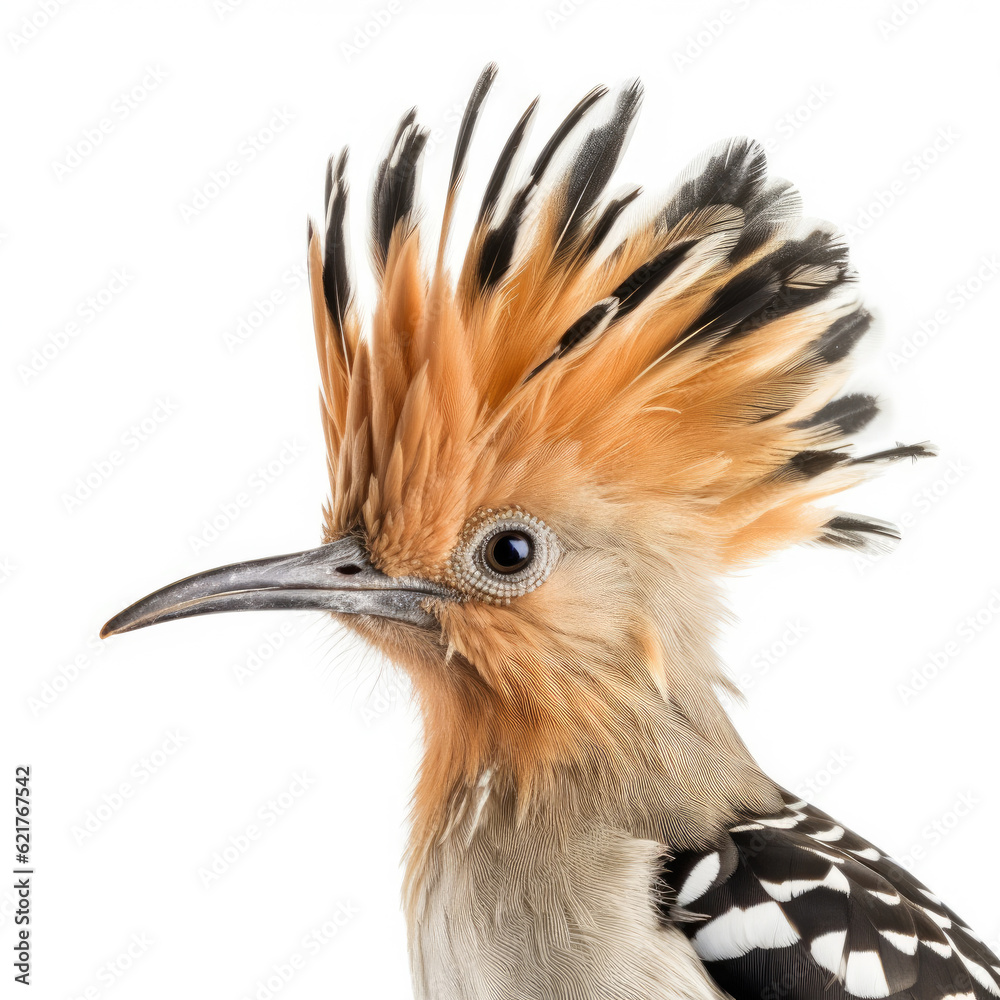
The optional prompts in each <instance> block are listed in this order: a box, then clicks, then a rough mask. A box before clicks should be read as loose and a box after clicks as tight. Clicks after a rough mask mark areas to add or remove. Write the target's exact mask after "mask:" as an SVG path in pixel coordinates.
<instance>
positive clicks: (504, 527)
mask: <svg viewBox="0 0 1000 1000" xmlns="http://www.w3.org/2000/svg"><path fill="white" fill-rule="evenodd" d="M560 551H561V550H560V546H559V539H558V538H556V534H555V532H554V531H553V530H552V529H551V528H550V527H548V525H546V524H545V523H544V522H543V521H540V520H539V519H538V518H537V517H532V516H531V515H530V514H527V513H525V512H524V511H523V510H521V509H520V508H519V507H501V508H500V509H499V510H497V509H496V508H491V507H485V508H480V509H479V510H478V511H476V513H475V514H473V515H472V517H470V518H469V520H468V521H467V522H466V524H465V528H464V530H463V531H462V536H461V538H460V539H459V543H458V545H457V546H456V547H455V549H454V551H453V552H452V554H451V565H450V569H449V575H450V577H451V583H452V585H453V586H454V587H455V588H456V589H457V590H459V591H460V592H461V593H463V594H465V595H466V596H467V597H470V598H475V599H476V600H480V601H484V602H486V603H487V604H510V602H511V601H512V600H513V599H514V598H516V597H520V596H522V595H523V594H527V593H529V592H530V591H532V590H534V589H535V588H536V587H539V586H541V584H542V583H544V582H545V580H546V579H547V578H548V575H549V573H551V572H552V569H553V567H554V566H555V564H556V562H557V561H558V559H559V554H560Z"/></svg>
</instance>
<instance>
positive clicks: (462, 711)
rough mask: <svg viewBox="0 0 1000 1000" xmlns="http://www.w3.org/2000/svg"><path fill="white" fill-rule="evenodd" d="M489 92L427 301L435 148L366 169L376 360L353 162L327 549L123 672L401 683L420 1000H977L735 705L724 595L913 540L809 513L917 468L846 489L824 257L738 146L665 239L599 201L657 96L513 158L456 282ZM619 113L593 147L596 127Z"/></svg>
mask: <svg viewBox="0 0 1000 1000" xmlns="http://www.w3.org/2000/svg"><path fill="white" fill-rule="evenodd" d="M494 75H495V67H494V66H492V65H491V66H488V67H487V68H486V70H485V71H484V72H483V75H482V76H481V77H480V79H479V81H478V83H477V84H476V86H475V88H474V90H473V93H472V96H471V99H470V101H469V104H468V107H467V109H466V112H465V116H464V118H463V120H462V122H461V125H460V128H459V132H458V137H457V145H456V150H455V154H454V160H453V163H452V169H451V175H450V182H449V187H448V191H447V197H446V201H445V208H444V215H443V224H442V227H441V233H440V236H439V238H438V240H437V244H436V249H433V248H432V253H431V255H430V256H429V257H428V259H427V266H426V268H425V263H424V259H423V257H424V255H423V254H422V252H421V250H422V248H421V232H420V226H419V224H418V207H417V194H416V192H417V176H418V165H419V161H420V157H421V152H422V150H423V148H424V145H425V143H426V141H427V132H426V131H424V130H423V129H422V128H421V127H420V126H419V125H418V124H417V122H416V119H415V112H413V111H411V112H410V113H408V114H407V115H406V116H405V117H404V118H403V119H402V121H401V122H400V124H399V127H398V129H397V130H396V132H395V135H394V137H393V138H392V141H391V144H390V148H389V150H388V152H387V154H386V156H385V158H384V159H383V160H382V161H381V163H380V164H379V166H378V169H377V172H376V175H375V181H374V187H373V194H372V204H371V255H372V259H373V265H374V270H375V274H376V277H377V281H378V285H379V295H378V301H377V304H376V306H375V308H374V312H373V315H372V318H371V323H370V329H369V330H368V332H367V333H366V334H364V335H363V334H362V321H361V316H360V310H359V308H358V304H357V302H356V299H355V297H354V294H353V284H352V277H351V270H350V265H349V260H348V255H347V246H346V213H347V195H348V183H347V154H346V150H345V151H344V152H343V153H341V154H340V156H339V157H338V158H337V159H335V160H334V159H331V161H330V164H329V167H328V172H327V176H326V196H325V212H324V224H323V226H322V227H315V226H313V225H312V224H310V226H309V230H308V267H309V274H310V278H311V299H312V314H313V321H314V324H315V333H316V344H317V348H318V352H319V365H320V372H321V376H322V393H321V403H322V420H323V429H324V431H325V436H326V444H327V448H328V461H329V475H330V489H331V494H330V500H329V503H328V504H327V505H326V506H325V508H324V525H323V544H322V545H320V546H319V547H318V548H314V549H310V550H308V551H304V552H298V553H295V554H293V555H286V556H280V557H277V558H270V559H258V560H255V561H252V562H244V563H238V564H235V565H230V566H225V567H222V568H219V569H213V570H210V571H208V572H205V573H201V574H198V575H196V576H192V577H188V578H187V579H185V580H181V581H180V582H178V583H175V584H172V585H171V586H168V587H166V588H164V589H162V590H159V591H157V592H155V593H153V594H151V595H150V596H148V597H146V598H144V599H143V600H141V601H139V602H137V603H136V604H133V605H132V606H131V607H129V608H128V609H126V610H125V611H123V612H121V613H120V614H118V615H117V616H115V617H114V618H112V619H111V620H110V621H109V622H108V623H107V625H106V626H105V627H104V630H103V632H102V634H103V635H105V636H108V635H113V634H116V633H119V632H126V631H129V630H131V629H137V628H142V627H144V626H146V625H151V624H154V623H156V622H164V621H170V620H172V619H178V618H187V617H190V616H192V615H203V614H211V613H215V612H220V611H238V610H256V609H266V608H285V609H287V608H295V609H316V610H323V611H328V612H331V613H332V614H333V615H334V616H335V618H336V619H337V620H338V621H340V622H341V623H342V624H343V625H345V626H346V627H347V628H349V629H352V630H353V631H354V632H355V633H357V634H359V635H360V636H362V637H363V638H364V639H365V640H367V641H368V642H369V643H370V644H372V645H373V646H375V647H377V648H378V649H379V650H381V651H382V652H383V653H385V654H387V655H388V657H389V658H390V659H391V660H393V661H394V662H395V663H396V664H398V665H399V666H400V667H401V668H402V669H404V670H405V671H406V672H407V674H408V675H409V678H410V680H411V681H412V687H413V691H414V695H415V697H416V699H417V701H418V702H419V706H420V709H421V711H422V717H423V726H424V747H423V761H422V764H421V767H420V773H419V778H418V783H417V787H416V791H415V795H414V802H413V812H412V829H411V834H410V841H409V847H408V854H407V866H406V873H405V887H404V906H405V911H406V916H407V921H408V930H409V939H410V952H411V966H412V974H413V982H414V992H415V996H416V997H418V998H421V1000H486V998H490V1000H494V998H533V1000H536V998H560V1000H563V998H564V1000H590V998H594V1000H608V998H622V1000H625V998H628V1000H654V998H655V1000H678V998H687V1000H696V998H697V1000H708V998H713V1000H720V998H724V997H727V996H728V997H733V998H737V1000H743V998H760V1000H799V998H801V1000H820V998H829V1000H840V998H889V997H893V998H903V997H905V998H908V1000H989V998H990V997H997V996H1000V968H998V965H1000V963H998V960H997V958H996V957H995V956H994V955H993V954H991V952H990V951H989V949H988V948H987V947H986V946H985V945H984V944H983V942H982V940H981V939H980V938H979V937H977V936H976V935H975V934H974V933H973V931H972V930H970V929H969V927H967V926H966V925H965V924H964V923H963V922H962V921H961V920H960V919H959V918H958V917H957V916H956V915H955V914H954V913H953V912H952V911H951V910H950V909H948V907H947V906H945V904H944V903H943V902H942V901H941V900H940V899H939V898H938V897H937V896H935V895H933V894H932V893H931V892H929V891H928V890H927V889H926V888H925V887H924V886H922V885H921V884H920V883H919V882H918V881H917V880H916V879H914V878H913V877H912V876H911V875H910V874H909V873H908V872H907V871H906V870H905V869H903V868H902V867H901V866H900V865H899V864H897V863H895V862H894V861H893V860H892V859H891V858H890V857H888V856H887V855H885V854H884V853H882V852H881V851H880V850H878V849H877V848H876V847H874V846H872V844H870V843H868V842H867V841H866V840H863V839H862V838H861V837H859V836H857V835H855V834H854V833H852V832H850V831H849V830H847V829H845V828H844V827H843V826H842V825H840V824H839V823H837V822H836V821H835V820H833V819H831V818H830V817H829V816H828V815H826V814H825V813H823V812H821V811H820V810H819V809H817V808H815V807H814V806H812V805H810V804H808V803H806V802H804V801H801V800H799V799H798V798H797V797H796V796H794V795H792V794H790V793H789V792H787V791H786V790H784V789H783V788H782V787H781V786H780V785H778V784H777V783H775V782H774V781H773V780H772V779H771V778H769V777H768V776H767V775H766V774H764V773H763V772H762V771H761V769H760V768H759V767H758V766H757V764H756V763H755V762H754V759H753V758H752V757H751V755H750V753H749V752H748V750H747V749H746V747H745V746H744V744H743V742H742V741H741V739H740V737H739V736H738V735H737V733H736V731H735V729H734V727H733V725H732V723H731V722H730V719H729V717H728V716H727V714H726V712H725V710H724V709H723V706H722V705H721V703H720V700H719V697H718V694H717V692H718V691H720V690H727V689H728V690H729V691H731V692H733V693H735V689H734V688H733V685H732V684H731V682H730V681H729V680H728V679H727V677H726V674H725V672H724V670H723V667H722V666H721V664H720V663H719V662H718V659H717V656H716V654H715V652H714V651H713V645H712V642H713V638H714V636H715V630H716V625H717V622H718V621H719V619H720V617H721V615H722V613H723V612H722V606H721V597H720V587H719V581H720V579H721V578H722V577H723V575H724V574H726V573H728V572H730V571H732V570H734V569H735V568H738V567H743V566H745V565H746V564H748V563H752V562H754V561H757V560H759V559H761V558H762V557H764V556H766V555H767V554H768V553H770V552H772V551H773V550H776V549H779V548H781V547H784V546H787V545H791V544H793V543H799V542H820V543H825V544H828V545H835V546H846V547H849V548H863V547H866V546H869V545H872V544H880V543H885V542H886V540H888V539H891V538H892V537H894V536H895V531H894V529H893V527H892V526H891V525H889V524H886V523H884V522H882V521H878V520H874V519H872V518H869V517H864V516H859V515H856V514H846V513H839V512H837V511H836V510H832V509H830V508H828V507H825V506H823V505H822V501H823V499H824V498H825V497H827V496H828V495H831V494H834V493H838V492H840V491H841V490H844V489H847V488H848V487H850V486H852V485H854V484H856V483H859V482H861V481H862V480H864V479H866V478H867V477H868V476H869V475H870V474H871V473H872V472H874V471H875V470H877V469H878V468H880V467H882V466H885V465H887V464H888V463H892V462H894V461H896V460H899V459H905V458H913V457H919V456H922V455H926V454H930V453H931V449H930V448H929V446H927V445H926V444H916V445H911V446H897V447H893V448H889V449H887V450H884V451H879V452H876V453H874V454H862V455H858V454H855V453H854V452H853V451H852V446H851V444H850V439H851V438H852V437H853V436H854V435H856V434H857V432H858V431H859V430H861V429H862V428H863V427H864V426H865V425H866V424H867V423H868V422H869V421H870V420H871V419H872V417H873V416H874V415H875V413H876V409H877V405H876V400H875V399H874V398H873V397H872V396H870V395H867V394H861V393H850V394H846V395H845V394H841V390H842V387H843V385H844V383H845V380H846V378H847V376H848V374H849V372H850V369H851V356H852V351H853V350H854V348H855V346H856V345H857V344H858V343H859V341H860V340H861V339H862V338H863V337H864V335H865V333H866V331H868V329H869V326H870V324H871V317H870V314H869V313H868V312H867V311H866V310H865V308H864V306H863V305H861V304H860V302H859V299H858V294H857V291H856V285H855V280H854V274H853V272H852V271H851V270H850V268H849V265H848V259H847V253H846V250H845V247H844V245H843V243H842V242H841V240H840V239H839V238H838V236H837V234H836V233H835V231H834V230H833V229H832V228H831V227H829V226H827V225H825V224H815V223H810V224H806V223H804V222H803V221H802V220H801V217H800V204H799V197H798V195H797V193H796V191H795V189H794V188H793V187H792V186H791V185H790V184H789V183H787V182H785V181H782V180H774V179H771V178H769V177H768V175H767V172H766V164H765V156H764V153H763V150H762V149H761V147H760V146H759V145H758V144H757V143H755V142H752V141H750V140H747V139H733V140H730V141H727V142H723V143H722V144H720V145H719V146H717V147H716V148H713V149H710V150H709V151H708V152H707V153H705V154H704V155H703V156H701V157H700V158H699V159H697V160H695V161H694V163H693V164H692V165H691V166H690V167H689V169H688V170H687V171H686V172H685V173H684V174H683V175H682V177H681V178H680V180H679V181H678V183H677V184H676V186H675V188H674V190H673V193H672V195H671V196H670V197H669V198H667V199H665V200H663V201H661V202H660V203H659V204H658V205H656V206H655V207H653V208H652V209H647V210H646V211H645V212H644V213H643V212H641V211H640V204H641V203H636V204H633V202H635V201H636V198H637V195H638V194H639V189H638V188H634V187H633V188H626V189H624V190H622V191H620V192H619V193H617V194H615V195H614V196H607V195H605V193H604V192H605V189H606V187H607V186H608V182H609V180H610V178H611V176H612V174H613V172H614V171H615V169H616V166H617V163H618V161H619V159H620V157H621V154H622V151H623V149H624V146H625V144H626V141H627V138H628V135H629V133H630V130H631V126H632V123H633V120H634V118H635V115H636V112H637V110H638V108H639V104H640V97H641V93H640V88H639V85H638V84H637V83H635V84H631V85H627V86H625V87H623V88H622V89H621V90H620V91H619V92H617V94H610V93H608V92H607V91H605V90H604V89H603V88H598V89H595V90H593V91H591V92H590V93H589V94H587V95H586V96H585V97H584V98H583V100H581V101H580V103H579V104H577V105H576V107H574V108H573V110H572V111H571V112H570V113H569V115H568V116H567V117H566V119H565V121H563V122H562V124H561V125H560V126H559V127H558V128H557V129H556V131H555V133H554V135H553V136H552V137H551V138H550V139H549V140H548V141H547V142H546V143H545V145H544V146H543V147H542V149H541V151H540V152H539V153H538V155H537V157H536V158H535V159H534V162H533V163H532V164H531V166H530V169H528V170H527V171H526V173H524V174H521V173H520V172H519V170H518V169H517V168H516V167H515V163H516V161H517V160H518V155H519V153H520V152H521V151H522V148H523V146H524V144H525V140H526V135H527V132H528V129H529V125H530V123H531V121H532V118H533V115H534V112H535V103H532V104H531V105H530V106H529V107H528V109H527V111H526V112H525V113H524V115H523V116H522V117H521V119H520V120H519V121H518V122H517V124H516V125H515V127H514V129H513V131H512V132H511V134H510V137H509V138H508V139H507V141H506V144H505V145H504V146H503V148H502V151H501V153H500V155H499V159H498V161H497V164H496V167H495V169H494V170H493V173H492V176H491V177H490V178H489V181H488V183H487V185H486V189H485V193H484V194H483V197H482V204H481V207H480V209H479V214H478V218H477V220H476V222H475V226H474V230H473V232H472V235H471V238H470V242H469V245H468V249H467V250H466V252H465V254H464V259H463V260H462V262H461V267H460V268H459V269H458V270H457V273H456V274H455V276H454V278H453V277H452V275H451V273H450V272H449V270H448V269H447V268H446V265H445V260H446V248H447V242H448V234H449V229H450V223H451V219H452V216H453V214H454V207H455V199H456V196H457V193H458V189H459V186H460V182H461V179H462V176H463V173H464V170H465V164H466V160H467V155H468V152H469V147H470V142H471V139H472V135H473V131H474V129H475V126H476V123H477V119H478V118H479V117H480V111H481V108H482V106H483V101H484V99H485V97H486V95H487V92H488V91H489V89H490V87H491V84H492V82H493V79H494ZM602 109H603V110H602Z"/></svg>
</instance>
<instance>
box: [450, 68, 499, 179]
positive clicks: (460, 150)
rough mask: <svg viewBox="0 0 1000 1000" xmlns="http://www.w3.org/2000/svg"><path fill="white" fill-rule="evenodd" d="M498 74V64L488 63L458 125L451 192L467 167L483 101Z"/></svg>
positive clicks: (452, 162)
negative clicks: (470, 145) (466, 162)
mask: <svg viewBox="0 0 1000 1000" xmlns="http://www.w3.org/2000/svg"><path fill="white" fill-rule="evenodd" d="M496 76H497V64H496V63H492V62H491V63H488V64H487V66H486V68H485V69H484V70H483V71H482V73H481V74H480V75H479V79H478V80H477V81H476V85H475V87H473V88H472V94H471V95H470V97H469V103H468V104H467V105H466V106H465V114H464V115H462V123H461V125H459V127H458V139H457V140H456V142H455V155H454V156H453V157H452V161H451V178H450V179H449V181H448V190H449V192H454V190H455V188H456V187H457V186H458V183H459V181H460V180H461V177H462V172H463V170H464V169H465V161H466V160H467V159H468V156H469V143H471V142H472V135H473V133H474V132H475V130H476V122H477V121H478V119H479V112H480V110H481V109H482V106H483V101H485V100H486V97H487V95H488V94H489V92H490V88H491V87H492V86H493V81H494V80H495V79H496Z"/></svg>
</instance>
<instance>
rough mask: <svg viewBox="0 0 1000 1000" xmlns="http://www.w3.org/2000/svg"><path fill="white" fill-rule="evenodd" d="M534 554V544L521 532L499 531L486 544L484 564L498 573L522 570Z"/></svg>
mask: <svg viewBox="0 0 1000 1000" xmlns="http://www.w3.org/2000/svg"><path fill="white" fill-rule="evenodd" d="M534 554H535V546H534V543H533V542H532V541H531V538H530V537H529V536H528V535H526V534H525V533H524V532H523V531H501V532H499V533H498V534H496V535H494V536H493V537H492V538H490V539H488V541H487V542H486V552H485V556H486V564H487V565H488V566H489V567H490V569H493V570H496V571H497V572H498V573H516V572H517V571H518V570H521V569H524V567H525V566H527V565H528V563H530V562H531V559H532V557H533V556H534Z"/></svg>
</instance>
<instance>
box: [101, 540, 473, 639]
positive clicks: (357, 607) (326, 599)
mask: <svg viewBox="0 0 1000 1000" xmlns="http://www.w3.org/2000/svg"><path fill="white" fill-rule="evenodd" d="M453 596H454V595H453V594H452V592H451V591H450V590H449V589H448V588H447V587H442V586H440V585H438V584H435V583H431V582H430V581H427V580H421V579H418V578H416V577H391V576H387V575H386V574H385V573H382V572H381V571H379V570H377V569H376V568H375V567H374V566H372V564H371V561H370V560H369V558H368V555H367V553H366V552H365V550H364V547H363V545H362V544H361V542H360V540H359V539H357V538H354V537H352V536H348V537H346V538H341V539H339V540H338V541H336V542H330V543H329V544H328V545H321V546H320V547H319V548H317V549H309V550H307V551H305V552H293V553H292V554H291V555H286V556H273V557H272V558H270V559H254V560H252V561H251V562H243V563H233V564H231V565H229V566H220V567H219V568H218V569H210V570H207V571H206V572H204V573H198V574H196V575H195V576H189V577H187V578H185V579H184V580H178V581H177V583H172V584H170V586H168V587H163V588H162V589H161V590H157V591H155V592H154V593H152V594H150V595H149V596H148V597H144V598H143V599H142V600H141V601H136V602H135V604H132V605H130V606H129V607H127V608H126V609H125V610H124V611H120V612H119V613H118V614H117V615H115V616H114V618H112V619H111V620H110V621H109V622H108V623H107V624H106V625H105V626H104V628H102V629H101V638H104V639H106V638H107V637H108V636H109V635H118V633H120V632H131V631H132V630H133V629H137V628H145V627H146V626H147V625H155V624H157V622H168V621H172V620H173V619H175V618H191V617H193V616H194V615H212V614H217V613H218V612H220V611H263V610H271V609H301V610H314V611H335V612H338V613H341V614H352V615H378V616H380V617H382V618H391V619H394V620H396V621H403V622H409V623H411V624H413V625H422V626H424V627H433V626H434V625H435V623H436V619H435V618H434V616H433V615H432V614H431V613H430V612H429V611H425V610H424V608H423V604H424V602H425V601H426V600H427V598H429V597H437V598H442V597H444V598H447V597H453Z"/></svg>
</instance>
